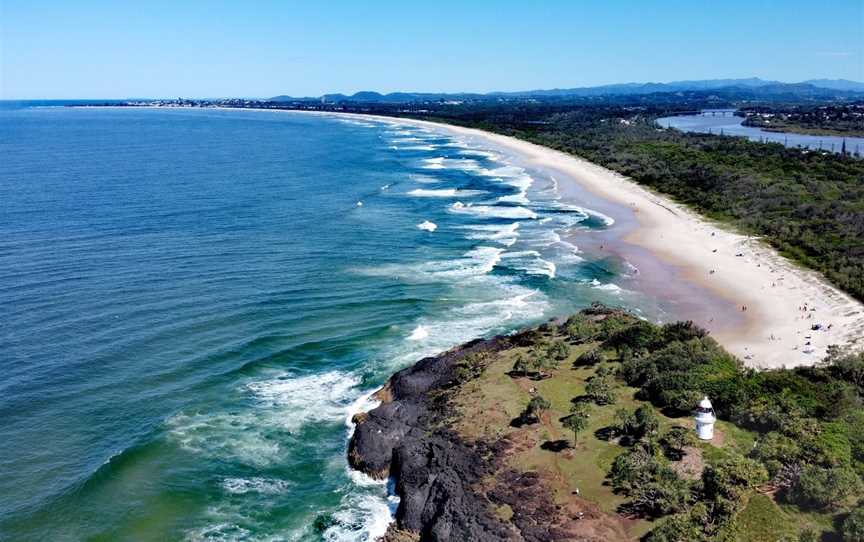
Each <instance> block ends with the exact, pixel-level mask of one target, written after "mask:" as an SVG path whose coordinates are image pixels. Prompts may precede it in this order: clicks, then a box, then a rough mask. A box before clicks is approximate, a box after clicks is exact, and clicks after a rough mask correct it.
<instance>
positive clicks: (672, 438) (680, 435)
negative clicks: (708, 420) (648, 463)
mask: <svg viewBox="0 0 864 542" xmlns="http://www.w3.org/2000/svg"><path fill="white" fill-rule="evenodd" d="M695 440H696V439H695V437H694V436H693V430H692V429H689V428H687V427H682V426H680V425H676V426H675V427H670V428H669V430H668V431H666V433H664V434H663V436H662V437H660V446H662V447H663V453H665V454H666V457H668V458H669V459H673V460H679V459H681V458H682V457H684V448H686V447H687V446H692V445H693V444H695Z"/></svg>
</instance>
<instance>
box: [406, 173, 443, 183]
mask: <svg viewBox="0 0 864 542" xmlns="http://www.w3.org/2000/svg"><path fill="white" fill-rule="evenodd" d="M408 178H409V179H411V180H412V181H414V182H415V183H421V184H435V183H440V182H441V179H436V178H435V177H430V176H429V175H418V174H412V175H409V176H408Z"/></svg>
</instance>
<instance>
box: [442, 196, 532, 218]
mask: <svg viewBox="0 0 864 542" xmlns="http://www.w3.org/2000/svg"><path fill="white" fill-rule="evenodd" d="M449 211H450V212H452V213H462V214H470V215H475V216H479V217H483V218H504V219H511V220H521V219H535V218H537V213H535V212H534V211H532V210H531V209H528V208H526V207H509V206H496V205H471V204H468V205H466V204H464V203H462V202H461V201H457V202H456V203H454V204H453V205H451V206H450V207H449Z"/></svg>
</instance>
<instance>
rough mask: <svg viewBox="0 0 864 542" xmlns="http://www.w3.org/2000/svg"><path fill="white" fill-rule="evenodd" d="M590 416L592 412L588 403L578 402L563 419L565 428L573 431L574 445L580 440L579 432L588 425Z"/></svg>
mask: <svg viewBox="0 0 864 542" xmlns="http://www.w3.org/2000/svg"><path fill="white" fill-rule="evenodd" d="M589 417H590V412H589V410H588V407H587V405H583V404H576V405H573V408H572V409H570V415H569V416H567V417H565V418H564V419H563V420H562V421H561V423H562V424H563V425H564V427H565V428H567V429H569V430H570V431H573V446H576V442H577V441H578V440H579V432H580V431H584V430H585V428H586V427H588V418H589Z"/></svg>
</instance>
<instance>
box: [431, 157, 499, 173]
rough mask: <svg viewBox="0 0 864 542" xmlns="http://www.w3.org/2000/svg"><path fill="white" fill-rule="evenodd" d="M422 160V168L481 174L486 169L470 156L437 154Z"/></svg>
mask: <svg viewBox="0 0 864 542" xmlns="http://www.w3.org/2000/svg"><path fill="white" fill-rule="evenodd" d="M422 162H423V163H424V164H425V165H423V166H422V167H423V168H424V169H455V170H461V171H466V172H478V173H481V174H483V173H484V172H485V171H487V170H485V169H484V168H482V167H481V166H480V164H479V163H478V162H477V161H476V160H472V159H470V158H444V157H443V156H439V157H436V158H425V159H423V160H422Z"/></svg>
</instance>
